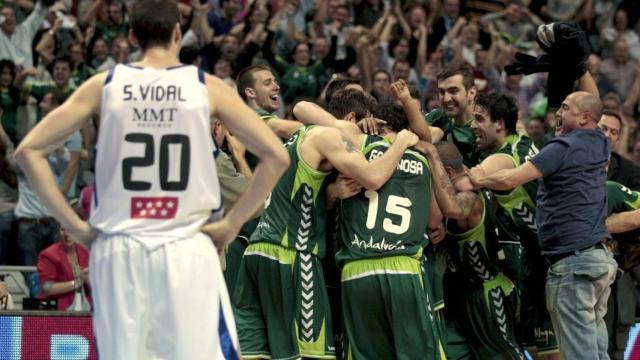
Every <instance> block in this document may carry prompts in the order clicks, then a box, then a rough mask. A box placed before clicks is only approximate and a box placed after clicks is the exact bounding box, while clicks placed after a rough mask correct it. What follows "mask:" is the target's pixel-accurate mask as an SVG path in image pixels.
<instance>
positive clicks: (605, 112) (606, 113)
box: [602, 109, 624, 132]
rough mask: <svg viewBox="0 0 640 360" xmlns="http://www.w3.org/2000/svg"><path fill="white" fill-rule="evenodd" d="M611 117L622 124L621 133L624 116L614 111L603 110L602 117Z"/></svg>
mask: <svg viewBox="0 0 640 360" xmlns="http://www.w3.org/2000/svg"><path fill="white" fill-rule="evenodd" d="M605 115H606V116H611V117H613V118H615V119H616V120H618V122H619V123H620V132H622V127H623V126H622V125H623V124H624V123H623V122H622V116H621V115H620V113H619V112H617V111H614V110H610V109H604V110H602V116H605Z"/></svg>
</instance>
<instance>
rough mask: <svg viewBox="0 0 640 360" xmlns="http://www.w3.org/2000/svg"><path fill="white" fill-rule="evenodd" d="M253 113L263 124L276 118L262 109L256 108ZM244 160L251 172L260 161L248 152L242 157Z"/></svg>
mask: <svg viewBox="0 0 640 360" xmlns="http://www.w3.org/2000/svg"><path fill="white" fill-rule="evenodd" d="M254 111H255V112H256V113H257V114H258V116H260V119H262V120H263V121H264V122H267V121H269V120H271V119H273V118H277V116H276V115H275V114H273V113H270V112H268V111H267V110H264V109H260V108H258V109H255V110H254ZM285 140H286V139H285ZM244 158H245V159H246V160H247V165H249V168H250V169H251V170H253V169H255V168H256V166H258V162H259V161H260V159H258V157H257V156H255V155H253V154H252V153H251V152H249V151H247V152H246V154H245V155H244Z"/></svg>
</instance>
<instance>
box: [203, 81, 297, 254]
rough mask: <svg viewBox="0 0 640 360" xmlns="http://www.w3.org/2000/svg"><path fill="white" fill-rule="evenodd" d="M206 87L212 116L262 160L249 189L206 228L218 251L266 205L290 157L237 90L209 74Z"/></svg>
mask: <svg viewBox="0 0 640 360" xmlns="http://www.w3.org/2000/svg"><path fill="white" fill-rule="evenodd" d="M206 84H207V88H208V91H209V102H210V104H211V110H212V111H213V113H214V114H213V115H216V116H217V117H218V119H220V121H222V123H223V124H224V125H225V126H226V127H227V129H229V131H230V132H231V133H232V134H233V135H234V136H235V137H236V138H237V139H238V140H240V142H241V143H243V144H244V145H245V146H246V147H247V149H248V150H249V151H250V152H251V153H253V154H256V156H258V158H259V159H260V162H259V163H258V166H257V167H256V168H255V170H254V172H253V177H252V178H251V180H250V181H249V184H248V186H247V189H246V190H245V192H244V193H243V194H242V195H241V196H240V198H239V199H238V202H236V205H235V206H234V207H233V208H232V209H231V210H230V211H229V212H228V213H227V215H226V216H225V217H224V219H223V221H219V222H216V223H213V224H208V225H206V226H205V227H204V228H203V230H204V231H205V232H206V233H207V234H208V235H209V236H211V237H212V239H213V240H214V242H215V243H216V246H218V249H221V248H224V245H225V244H226V243H228V242H229V241H231V240H233V239H234V238H235V236H236V235H237V233H238V231H240V227H241V226H242V225H243V224H244V223H245V222H246V221H247V220H249V217H250V216H251V214H254V213H255V212H256V210H258V208H259V207H260V206H261V205H262V204H263V202H264V200H265V199H266V198H267V196H268V195H269V192H270V191H271V190H272V189H273V187H274V186H275V184H276V182H277V181H278V179H279V178H280V175H282V173H283V172H284V171H285V170H286V168H287V167H288V166H289V155H288V154H287V152H286V150H285V148H284V147H283V146H282V143H281V142H280V140H279V139H278V138H277V137H276V136H275V134H274V133H273V132H272V131H271V130H270V129H269V127H268V126H267V125H266V124H265V123H264V121H262V119H260V117H259V116H258V115H257V114H256V113H255V111H253V110H251V109H250V108H249V107H248V106H247V105H245V103H244V102H243V101H242V100H241V99H240V97H239V96H238V94H237V92H236V91H234V90H233V89H231V87H229V86H228V85H227V84H225V83H224V82H223V81H222V80H220V79H218V78H215V77H213V76H209V75H207V77H206Z"/></svg>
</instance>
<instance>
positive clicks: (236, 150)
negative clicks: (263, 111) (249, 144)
mask: <svg viewBox="0 0 640 360" xmlns="http://www.w3.org/2000/svg"><path fill="white" fill-rule="evenodd" d="M225 137H226V138H227V145H228V146H229V151H230V152H231V155H232V156H233V157H234V158H235V159H241V158H244V154H245V152H246V151H247V148H246V147H245V146H244V144H242V143H241V142H240V141H239V140H238V139H236V137H235V136H233V135H231V134H230V133H229V132H227V134H226V135H225Z"/></svg>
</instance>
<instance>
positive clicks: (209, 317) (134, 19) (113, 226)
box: [15, 0, 289, 360]
mask: <svg viewBox="0 0 640 360" xmlns="http://www.w3.org/2000/svg"><path fill="white" fill-rule="evenodd" d="M130 28H131V34H130V37H131V40H132V41H133V42H135V43H137V44H139V46H140V47H141V49H142V50H143V58H142V60H141V61H140V62H138V63H136V64H132V65H118V66H117V67H116V68H115V69H114V70H112V71H110V72H109V73H102V74H98V75H96V76H94V77H92V78H91V79H90V80H88V81H87V82H86V83H85V84H84V85H82V86H81V87H80V88H79V89H78V90H76V92H75V93H74V94H73V95H72V96H71V98H70V99H69V100H68V101H67V102H65V103H64V104H63V105H62V106H60V107H59V108H58V109H57V110H55V111H53V112H52V113H50V114H49V115H48V116H47V117H46V118H45V119H44V120H43V121H42V122H41V123H40V124H39V125H38V126H36V127H35V128H34V129H33V130H32V131H31V132H30V133H29V134H28V135H27V137H26V138H25V139H24V140H23V142H22V144H21V145H20V146H19V148H18V150H17V151H16V155H15V156H16V159H17V160H18V162H19V163H20V165H21V166H22V168H23V169H24V171H25V173H26V175H27V177H28V178H29V180H30V181H31V183H32V185H33V188H34V189H35V191H36V192H37V194H38V196H39V197H40V199H41V200H42V202H43V203H44V204H45V205H46V206H47V207H48V208H49V209H50V210H51V212H52V213H53V215H54V216H55V217H56V219H57V220H58V221H60V223H61V225H62V226H63V227H64V228H65V229H66V231H67V233H68V234H70V235H71V236H73V237H74V238H76V239H81V240H86V241H89V240H91V239H93V238H94V237H95V236H96V234H97V239H96V240H95V242H94V243H93V246H92V249H91V260H90V278H91V282H92V287H93V291H94V297H93V298H94V308H95V311H94V328H95V333H96V337H97V342H98V351H99V353H100V358H101V359H140V358H144V359H147V358H153V359H190V360H191V359H221V358H225V359H234V358H238V357H239V354H238V347H237V337H236V334H235V325H234V321H233V317H232V314H231V312H230V309H229V307H228V296H227V293H226V288H225V285H224V281H223V280H222V274H221V270H220V268H219V262H218V255H217V251H216V248H217V249H218V250H222V249H223V248H224V245H225V244H226V243H227V242H228V241H230V240H231V239H233V238H234V237H235V235H236V234H237V233H238V231H239V229H240V226H241V225H242V224H243V223H244V222H245V221H246V220H247V219H248V217H249V216H250V214H253V213H254V212H255V211H256V209H257V208H258V207H259V206H260V204H261V203H262V202H263V201H264V199H265V198H266V197H267V194H268V193H269V191H270V190H271V189H272V188H273V186H274V184H275V183H276V180H277V179H278V177H279V176H280V175H281V174H282V172H283V171H284V169H285V168H286V167H287V166H288V163H289V159H288V155H287V153H286V152H285V149H284V148H283V147H282V144H281V143H280V142H279V141H278V139H277V138H276V137H275V135H273V133H272V132H271V131H269V129H268V127H267V126H266V125H265V124H264V123H263V122H262V121H261V120H260V118H259V117H258V116H257V115H256V114H255V112H253V111H252V110H251V109H249V108H248V107H247V106H246V105H245V104H244V103H243V102H242V101H241V100H240V98H239V97H238V95H237V93H236V92H235V91H233V90H232V89H231V88H229V87H228V86H227V85H225V84H224V83H223V82H222V81H221V80H220V79H218V78H215V77H212V76H209V75H205V74H203V73H202V72H200V71H198V69H197V68H195V67H192V66H183V65H181V64H179V63H178V60H177V57H178V56H177V55H178V52H179V46H180V45H179V44H180V41H181V37H182V34H181V32H180V24H179V13H178V8H177V5H176V3H175V2H173V1H171V0H138V1H137V2H136V3H135V4H134V5H133V8H132V13H131V17H130ZM94 113H99V114H100V116H101V122H100V129H99V137H98V143H97V157H96V189H95V196H94V198H93V200H92V212H91V214H92V215H91V219H90V221H89V223H86V222H84V221H82V220H81V219H80V218H79V217H78V216H77V215H76V213H75V212H74V211H73V210H72V208H71V207H70V206H69V205H68V204H67V203H66V201H65V198H64V196H63V195H62V194H61V193H60V192H59V191H58V190H57V187H56V186H55V180H54V178H53V175H52V174H51V170H49V167H48V165H47V163H46V160H45V154H47V153H48V152H50V151H51V150H52V149H54V148H55V147H56V146H57V144H59V143H61V142H62V141H63V140H64V139H66V138H68V137H69V135H71V134H72V133H73V132H74V131H76V130H77V129H80V128H81V127H82V126H83V125H84V124H85V123H86V122H87V120H88V119H89V118H90V116H91V115H92V114H94ZM211 115H215V116H216V117H217V118H219V119H220V120H221V121H222V122H223V124H224V125H225V126H226V127H227V128H228V129H229V130H230V131H231V132H232V133H233V134H234V135H235V136H236V137H237V138H239V139H240V140H241V141H242V142H243V143H244V144H245V145H246V146H247V149H248V150H249V151H251V152H252V153H254V154H259V157H260V158H261V162H260V163H259V165H258V167H257V168H256V169H255V172H254V174H255V176H254V177H253V179H259V181H251V182H250V184H249V186H248V188H247V190H246V192H245V193H244V194H243V196H242V197H241V198H240V199H239V200H238V202H237V203H236V204H235V206H234V207H233V209H231V210H230V211H229V212H228V213H227V214H226V216H225V217H224V218H222V219H221V220H219V221H216V222H213V223H208V224H207V221H208V220H209V218H210V217H211V215H212V214H213V212H214V211H215V210H218V209H220V208H221V206H222V203H221V202H222V201H221V197H220V189H219V186H218V181H217V176H216V167H215V163H214V153H215V152H216V150H217V149H216V148H215V145H214V144H213V142H212V140H211V136H210V132H209V128H210V127H209V117H210V116H211ZM205 224H206V225H205ZM202 231H204V232H205V233H206V234H208V235H209V237H207V236H206V235H204V234H203V233H202ZM211 240H213V243H212V241H211ZM214 245H215V246H214Z"/></svg>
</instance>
